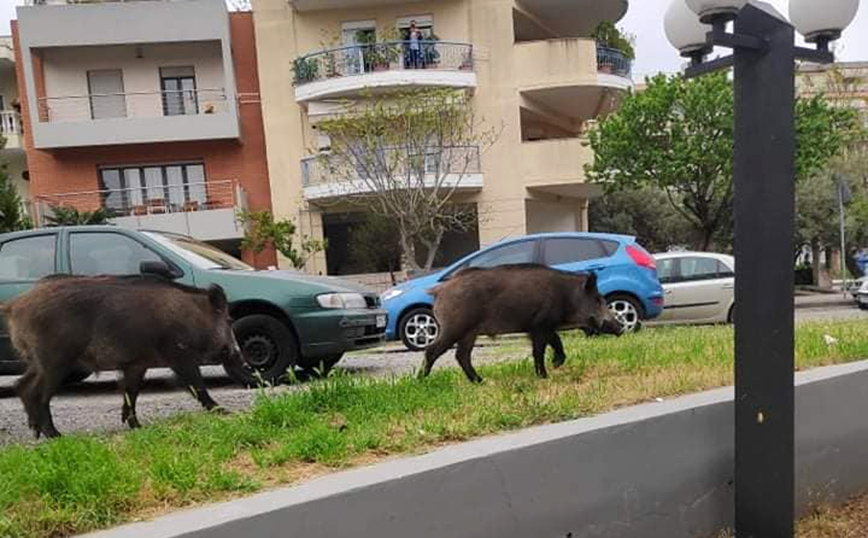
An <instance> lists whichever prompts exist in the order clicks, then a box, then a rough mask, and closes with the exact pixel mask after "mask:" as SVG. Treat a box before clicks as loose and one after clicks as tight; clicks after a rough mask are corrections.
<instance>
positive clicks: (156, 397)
mask: <svg viewBox="0 0 868 538" xmlns="http://www.w3.org/2000/svg"><path fill="white" fill-rule="evenodd" d="M839 319H865V320H866V321H868V312H866V311H860V310H859V309H857V308H855V307H836V308H805V309H799V310H796V321H797V322H798V321H833V320H839ZM498 345H499V344H498V343H496V342H491V341H489V342H486V341H484V340H483V341H482V342H481V343H480V344H479V345H478V346H477V348H478V349H477V350H476V352H475V353H474V363H475V364H481V363H485V362H492V361H496V360H505V359H506V358H509V357H503V356H502V355H500V356H498V355H497V354H495V353H494V349H495V348H496V347H497V346H498ZM529 353H530V346H527V349H526V351H525V352H522V353H520V354H519V356H521V357H525V356H528V355H529ZM421 361H422V354H421V353H413V352H409V351H406V350H405V349H404V348H403V347H402V346H400V345H397V344H390V345H388V346H385V347H383V348H377V349H373V350H368V351H364V352H358V353H353V354H350V355H348V356H347V357H346V358H345V359H344V360H343V361H341V363H340V366H341V367H342V368H343V369H344V370H346V371H349V372H350V373H353V374H359V375H374V376H388V375H395V374H405V373H410V372H413V371H414V370H415V369H416V368H418V367H419V366H420V364H421ZM435 367H436V368H454V367H456V364H455V360H454V359H453V358H452V352H449V353H447V354H446V355H444V356H443V357H442V358H441V359H440V360H439V361H438V362H437V365H436V366H435ZM203 375H204V377H205V379H206V382H207V384H208V387H209V390H210V392H211V395H212V396H213V397H214V399H215V400H216V401H217V402H219V403H220V404H221V405H222V406H224V407H225V408H227V409H229V410H231V411H240V410H244V409H246V408H248V407H249V406H250V403H251V401H252V400H253V398H254V396H255V391H252V390H246V389H242V388H238V387H237V386H235V385H233V383H232V381H231V380H230V379H229V378H228V377H227V376H226V375H225V374H224V372H223V369H222V368H221V367H214V366H209V367H206V368H203ZM115 380H116V375H115V374H114V373H113V372H103V373H101V374H99V375H97V376H92V377H91V378H90V379H88V380H87V381H85V382H84V383H81V384H79V385H77V386H75V387H71V388H69V389H67V390H65V391H64V392H62V393H61V394H59V395H58V396H57V397H55V398H54V400H53V401H52V414H53V416H54V422H55V424H56V425H57V428H58V429H59V430H60V431H61V432H65V433H71V432H95V431H99V432H111V431H121V430H123V429H125V428H126V426H124V425H123V424H121V420H120V409H121V405H122V403H123V402H122V399H121V395H120V394H118V392H117V388H116V383H115ZM14 382H15V378H13V377H0V444H4V443H9V442H14V441H24V440H30V439H32V436H31V434H30V432H29V430H28V429H27V421H26V416H25V414H24V409H23V408H22V406H21V402H20V400H19V399H18V397H17V396H16V395H15V392H14V390H13V389H12V386H13V383H14ZM301 386H302V387H303V385H301ZM298 388H299V386H291V387H290V386H287V387H283V388H282V390H298ZM199 410H201V408H200V407H199V404H198V403H197V402H196V401H195V400H194V399H193V398H192V397H191V396H190V394H189V393H188V392H187V391H186V390H183V389H181V388H179V387H178V386H177V385H176V384H175V379H174V376H173V374H172V373H171V371H169V370H166V369H155V370H151V371H149V372H148V376H147V380H146V382H145V386H144V388H143V391H142V393H141V395H140V397H139V402H138V411H139V418H140V420H142V422H143V423H144V424H147V423H148V422H150V421H153V420H156V419H157V418H161V417H167V416H171V415H174V414H176V413H179V412H197V411H199Z"/></svg>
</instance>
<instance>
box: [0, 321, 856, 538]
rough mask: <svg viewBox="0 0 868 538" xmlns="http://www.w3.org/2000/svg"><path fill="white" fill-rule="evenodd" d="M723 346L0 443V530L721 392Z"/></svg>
mask: <svg viewBox="0 0 868 538" xmlns="http://www.w3.org/2000/svg"><path fill="white" fill-rule="evenodd" d="M825 335H831V336H833V337H834V338H836V339H837V343H836V344H834V345H831V346H830V345H828V344H827V343H826V341H825V339H824V336H825ZM732 339H733V335H732V329H731V328H730V327H688V328H660V329H654V330H646V331H642V332H641V333H639V334H635V335H629V336H625V337H622V338H595V339H586V338H584V337H582V336H581V335H570V336H568V337H566V338H565V339H564V343H565V346H566V349H567V354H568V360H567V363H566V365H565V366H564V367H563V368H561V369H559V370H550V374H551V377H550V378H549V379H547V380H540V379H537V378H536V377H535V376H534V373H533V366H532V364H531V362H530V360H528V359H527V358H525V359H521V360H515V361H511V362H503V363H499V364H492V365H487V366H482V367H480V368H479V371H480V373H481V374H482V376H483V377H484V378H485V382H484V383H483V384H482V385H480V386H473V385H470V384H469V383H468V382H467V381H466V380H465V379H464V376H463V374H462V373H461V372H460V371H459V370H457V369H448V370H440V371H437V372H435V373H434V374H433V375H432V376H431V377H429V378H428V379H426V380H421V381H420V380H417V379H416V378H414V377H412V376H403V377H394V378H388V379H377V378H370V377H362V376H351V375H348V374H342V373H341V372H340V371H338V372H337V374H336V375H333V376H332V377H331V378H329V379H327V380H323V381H317V382H313V383H310V384H309V385H307V386H306V387H305V389H304V390H300V391H295V392H286V393H281V394H276V393H272V392H268V391H261V392H260V393H259V395H258V396H257V398H256V401H255V403H254V405H253V406H252V408H251V409H250V411H249V412H247V413H242V414H236V415H233V416H228V417H224V416H216V415H209V414H205V413H198V414H188V415H180V416H178V417H175V418H173V419H171V420H167V421H161V422H158V423H156V424H153V425H151V426H146V427H145V428H143V429H141V430H138V431H135V432H129V433H123V434H116V435H88V436H83V435H82V436H75V435H71V436H68V437H64V438H62V439H60V440H56V441H51V442H45V443H42V444H39V445H36V446H8V447H4V448H2V449H0V477H2V480H0V536H13V537H16V536H63V535H69V534H72V533H79V532H85V531H89V530H93V529H97V528H103V527H107V526H111V525H115V524H118V523H121V522H124V521H130V520H134V519H139V518H145V517H151V516H154V515H156V514H159V513H161V512H165V511H167V510H171V509H174V508H178V507H182V506H189V505H193V504H197V503H203V502H212V501H216V500H222V499H226V498H230V497H234V496H239V495H243V494H246V493H249V492H253V491H257V490H261V489H263V488H267V487H273V486H277V485H280V484H289V483H293V482H297V481H299V480H303V479H306V478H309V477H311V476H315V475H318V474H322V473H325V472H328V471H329V470H331V469H338V468H343V467H347V466H351V465H355V464H360V463H367V462H371V461H376V460H377V459H380V458H383V457H387V456H390V455H397V454H406V453H416V452H421V451H424V450H428V449H431V448H432V447H436V446H438V445H441V444H443V443H448V442H455V441H461V440H465V439H469V438H473V437H478V436H481V435H485V434H490V433H494V432H499V431H504V430H512V429H516V428H521V427H525V426H529V425H533V424H541V423H546V422H555V421H563V420H569V419H573V418H578V417H582V416H587V415H590V414H594V413H599V412H603V411H606V410H610V409H613V408H616V407H619V406H623V405H629V404H635V403H638V402H643V401H648V400H651V399H653V398H657V397H664V398H665V397H671V396H674V395H678V394H683V393H687V392H695V391H699V390H704V389H708V388H713V387H719V386H724V385H728V384H731V380H732V373H733V364H732V353H733V342H732ZM489 352H491V351H490V350H489ZM494 352H495V353H498V354H504V355H505V356H510V357H514V356H519V357H527V355H528V354H529V344H528V343H526V342H522V341H520V340H518V341H510V342H506V343H504V345H502V346H501V347H498V348H496V350H495V351H494ZM450 355H451V353H450ZM796 355H797V363H798V367H799V368H800V369H805V368H812V367H816V366H821V365H827V364H834V363H839V362H847V361H852V360H859V359H864V358H868V330H866V327H865V324H864V322H858V321H855V322H840V323H826V324H822V323H813V324H804V325H800V326H798V328H797V341H796ZM452 360H453V359H452V358H451V357H450V356H445V357H443V358H442V359H441V361H452Z"/></svg>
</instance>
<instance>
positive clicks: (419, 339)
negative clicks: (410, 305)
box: [398, 308, 440, 351]
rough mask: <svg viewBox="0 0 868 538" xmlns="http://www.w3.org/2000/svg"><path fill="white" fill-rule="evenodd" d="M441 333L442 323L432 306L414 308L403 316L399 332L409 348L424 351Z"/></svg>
mask: <svg viewBox="0 0 868 538" xmlns="http://www.w3.org/2000/svg"><path fill="white" fill-rule="evenodd" d="M439 333H440V325H439V324H438V323H437V319H436V318H435V317H434V312H432V311H431V309H430V308H414V309H413V310H411V311H409V312H407V314H406V315H405V316H404V317H403V318H401V323H400V324H399V325H398V334H399V335H400V336H401V341H402V342H404V345H405V346H406V347H407V349H409V350H411V351H422V350H424V349H425V348H427V347H428V346H430V345H431V342H433V341H434V339H435V338H437V335H438V334H439Z"/></svg>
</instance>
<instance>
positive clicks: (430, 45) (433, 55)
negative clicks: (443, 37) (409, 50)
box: [422, 32, 440, 69]
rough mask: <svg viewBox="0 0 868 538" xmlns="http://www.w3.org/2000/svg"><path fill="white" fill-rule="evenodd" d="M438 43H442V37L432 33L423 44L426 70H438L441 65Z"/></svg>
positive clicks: (423, 58) (423, 61) (423, 60)
mask: <svg viewBox="0 0 868 538" xmlns="http://www.w3.org/2000/svg"><path fill="white" fill-rule="evenodd" d="M438 41H440V37H439V36H438V35H437V34H435V33H434V32H431V35H430V36H428V37H427V38H425V41H423V42H422V63H423V65H424V66H425V69H436V68H437V66H438V64H439V63H440V51H439V50H438V47H437V42H438Z"/></svg>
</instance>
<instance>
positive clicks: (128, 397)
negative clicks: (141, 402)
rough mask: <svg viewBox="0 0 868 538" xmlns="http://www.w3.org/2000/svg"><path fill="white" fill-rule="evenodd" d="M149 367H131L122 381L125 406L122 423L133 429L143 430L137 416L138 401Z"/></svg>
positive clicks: (122, 412) (128, 367) (122, 410)
mask: <svg viewBox="0 0 868 538" xmlns="http://www.w3.org/2000/svg"><path fill="white" fill-rule="evenodd" d="M147 371H148V369H147V367H143V366H140V365H130V366H127V367H126V368H124V378H123V381H121V391H122V392H123V394H124V406H123V408H122V409H121V422H123V423H125V424H128V425H129V427H130V428H131V429H136V428H141V427H142V425H141V424H140V423H139V419H138V417H137V416H136V399H137V398H138V397H139V389H141V387H142V381H143V380H144V379H145V372H147Z"/></svg>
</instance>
